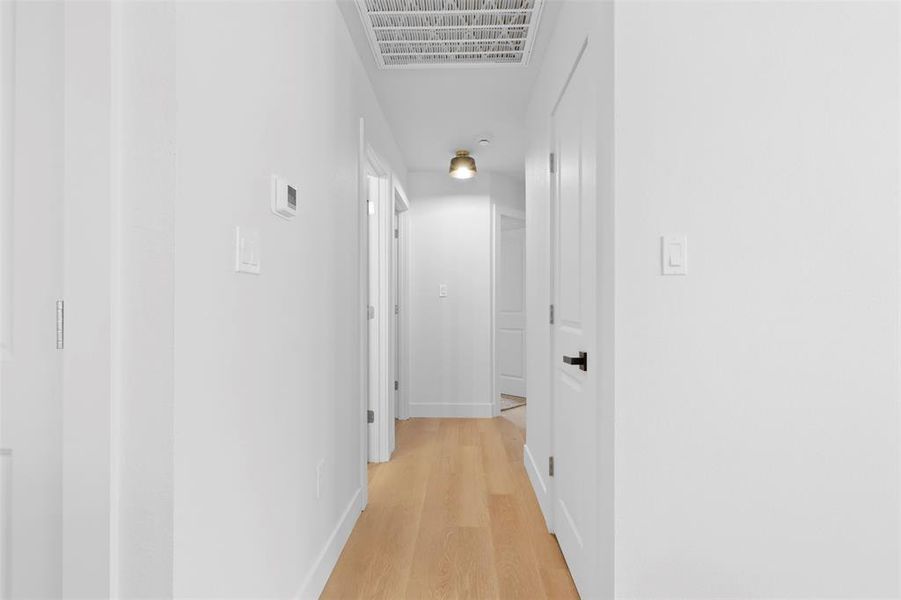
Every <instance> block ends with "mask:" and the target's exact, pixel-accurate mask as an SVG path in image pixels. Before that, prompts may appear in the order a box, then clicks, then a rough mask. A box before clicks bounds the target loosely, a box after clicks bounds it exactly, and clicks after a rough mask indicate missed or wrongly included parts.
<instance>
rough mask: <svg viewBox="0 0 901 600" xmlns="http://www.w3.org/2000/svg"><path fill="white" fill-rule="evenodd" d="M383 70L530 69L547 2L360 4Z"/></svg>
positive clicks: (394, 0) (367, 0) (377, 0)
mask: <svg viewBox="0 0 901 600" xmlns="http://www.w3.org/2000/svg"><path fill="white" fill-rule="evenodd" d="M356 2H357V8H358V9H359V10H360V16H361V17H362V18H363V26H364V28H365V29H366V34H367V37H368V38H369V45H370V46H371V47H372V52H373V54H374V55H375V61H376V63H377V64H378V65H379V67H380V68H382V69H409V68H417V67H418V68H422V67H472V66H509V65H526V64H528V63H529V55H530V54H531V52H532V46H533V44H534V42H535V33H536V30H537V28H538V22H539V20H540V18H541V8H542V5H543V3H544V0H356Z"/></svg>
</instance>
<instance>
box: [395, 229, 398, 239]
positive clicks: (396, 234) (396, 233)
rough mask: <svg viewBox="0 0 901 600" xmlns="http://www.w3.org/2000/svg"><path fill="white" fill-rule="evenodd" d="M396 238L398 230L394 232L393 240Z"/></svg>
mask: <svg viewBox="0 0 901 600" xmlns="http://www.w3.org/2000/svg"><path fill="white" fill-rule="evenodd" d="M397 237H398V230H397V229H395V230H394V239H397Z"/></svg>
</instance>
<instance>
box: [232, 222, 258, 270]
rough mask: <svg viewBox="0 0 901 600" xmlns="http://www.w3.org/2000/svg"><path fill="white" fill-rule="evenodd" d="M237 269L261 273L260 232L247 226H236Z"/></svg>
mask: <svg viewBox="0 0 901 600" xmlns="http://www.w3.org/2000/svg"><path fill="white" fill-rule="evenodd" d="M235 271H237V272H238V273H250V274H252V275H259V274H260V232H259V230H257V229H251V228H247V227H235Z"/></svg>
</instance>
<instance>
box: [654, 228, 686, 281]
mask: <svg viewBox="0 0 901 600" xmlns="http://www.w3.org/2000/svg"><path fill="white" fill-rule="evenodd" d="M660 250H661V261H662V264H661V267H662V270H661V272H662V273H663V274H664V275H688V238H687V237H686V236H684V235H665V236H663V237H661V238H660Z"/></svg>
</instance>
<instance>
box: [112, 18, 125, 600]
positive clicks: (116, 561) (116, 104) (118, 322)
mask: <svg viewBox="0 0 901 600" xmlns="http://www.w3.org/2000/svg"><path fill="white" fill-rule="evenodd" d="M122 18H123V17H122V4H121V3H119V2H110V3H109V19H110V56H109V59H110V65H109V67H110V170H109V176H110V232H109V235H110V244H109V249H110V306H109V309H110V372H109V380H110V408H109V413H110V414H109V473H110V475H109V477H110V481H109V595H110V598H119V596H120V589H119V588H120V576H119V570H120V562H121V561H120V552H121V550H120V527H119V523H120V520H121V494H122V473H121V471H122V469H121V465H122V456H121V453H122V444H121V439H120V434H121V426H120V425H121V421H122V417H121V414H122V387H123V384H122V375H123V374H122V370H123V367H122V351H123V345H122V304H123V303H122V27H123V25H122Z"/></svg>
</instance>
